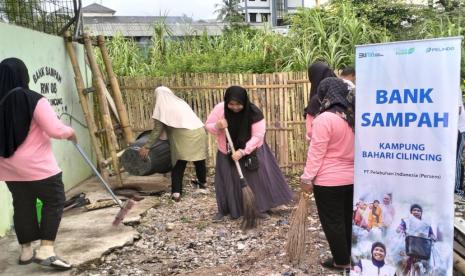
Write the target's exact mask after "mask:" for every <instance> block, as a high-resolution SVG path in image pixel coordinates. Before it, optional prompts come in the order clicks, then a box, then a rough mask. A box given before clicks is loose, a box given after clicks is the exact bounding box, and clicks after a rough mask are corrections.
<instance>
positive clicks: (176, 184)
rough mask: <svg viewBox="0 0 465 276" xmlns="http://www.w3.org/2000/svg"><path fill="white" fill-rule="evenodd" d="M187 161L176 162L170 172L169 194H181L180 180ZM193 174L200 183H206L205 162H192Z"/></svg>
mask: <svg viewBox="0 0 465 276" xmlns="http://www.w3.org/2000/svg"><path fill="white" fill-rule="evenodd" d="M186 165H187V161H185V160H178V161H176V165H174V168H173V170H172V171H171V192H172V193H180V194H182V179H183V178H184V171H185V170H186ZM194 166H195V174H196V175H197V180H198V181H199V182H200V183H206V182H207V166H206V164H205V160H199V161H194Z"/></svg>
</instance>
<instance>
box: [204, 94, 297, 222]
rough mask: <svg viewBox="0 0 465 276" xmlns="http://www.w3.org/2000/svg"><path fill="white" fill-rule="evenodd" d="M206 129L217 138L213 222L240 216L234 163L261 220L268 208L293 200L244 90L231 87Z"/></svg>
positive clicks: (261, 119) (260, 120) (260, 117)
mask: <svg viewBox="0 0 465 276" xmlns="http://www.w3.org/2000/svg"><path fill="white" fill-rule="evenodd" d="M205 127H206V129H207V131H208V132H210V133H211V134H213V135H216V137H217V144H218V153H217V155H216V169H215V191H216V200H217V205H218V214H216V216H215V217H214V220H220V219H222V218H223V216H225V215H230V216H231V217H232V218H238V217H240V216H241V215H242V212H243V210H242V193H241V185H240V181H239V175H238V173H237V170H236V168H235V165H234V162H233V160H239V162H240V163H241V165H242V168H243V173H244V176H245V178H246V179H247V182H248V183H249V185H250V188H252V190H253V192H254V194H255V200H256V204H257V209H258V211H259V212H260V213H261V214H262V217H267V215H266V213H265V212H266V211H268V210H270V209H271V208H274V207H277V206H280V205H283V204H287V203H289V202H290V201H291V200H292V197H293V196H292V192H291V191H290V189H289V186H288V185H287V183H286V180H285V179H284V176H283V174H282V173H281V170H280V169H279V166H278V164H277V162H276V159H275V158H274V156H273V153H272V152H271V150H270V148H269V147H268V145H267V144H266V142H265V132H266V122H265V119H264V117H263V113H262V111H261V110H260V109H259V108H258V107H257V106H255V105H254V104H253V103H251V102H250V101H249V97H248V96H247V91H246V90H245V89H244V88H242V87H240V86H231V87H229V88H228V89H226V92H225V94H224V102H221V103H219V104H217V105H216V106H215V108H214V109H213V111H212V112H211V113H210V115H209V116H208V118H207V122H206V123H205ZM226 127H227V128H228V130H229V132H230V134H231V138H232V140H233V143H234V147H235V149H236V152H235V154H232V155H231V154H230V151H229V150H228V146H227V142H226V136H225V131H224V129H225V128H226ZM251 156H256V160H258V167H257V166H253V165H252V166H249V165H248V164H247V162H245V161H246V160H251ZM251 163H254V162H251ZM255 165H256V164H255Z"/></svg>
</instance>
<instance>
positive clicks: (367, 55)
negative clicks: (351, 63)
mask: <svg viewBox="0 0 465 276" xmlns="http://www.w3.org/2000/svg"><path fill="white" fill-rule="evenodd" d="M382 56H384V55H383V54H381V53H376V52H366V53H358V58H369V57H382Z"/></svg>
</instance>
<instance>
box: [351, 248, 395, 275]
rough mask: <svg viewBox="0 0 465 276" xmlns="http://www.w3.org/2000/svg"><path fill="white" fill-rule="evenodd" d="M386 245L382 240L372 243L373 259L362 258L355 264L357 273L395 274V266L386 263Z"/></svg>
mask: <svg viewBox="0 0 465 276" xmlns="http://www.w3.org/2000/svg"><path fill="white" fill-rule="evenodd" d="M386 253H387V252H386V246H385V245H384V243H382V242H374V243H373V244H372V245H371V260H360V261H359V262H358V263H357V264H356V265H355V266H354V272H355V273H356V274H357V275H373V276H376V275H383V276H395V275H396V269H395V267H393V266H391V265H388V264H386Z"/></svg>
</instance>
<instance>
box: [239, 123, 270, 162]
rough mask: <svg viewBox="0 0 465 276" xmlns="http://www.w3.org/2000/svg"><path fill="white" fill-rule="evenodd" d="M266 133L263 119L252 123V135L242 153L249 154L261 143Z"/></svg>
mask: <svg viewBox="0 0 465 276" xmlns="http://www.w3.org/2000/svg"><path fill="white" fill-rule="evenodd" d="M265 133H266V121H265V119H263V120H261V121H258V122H256V123H254V124H253V125H252V137H251V138H250V140H249V141H247V143H246V144H245V149H244V150H243V153H245V154H250V153H251V152H253V151H254V150H255V149H256V148H258V147H259V146H261V145H262V144H263V140H264V139H265Z"/></svg>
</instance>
